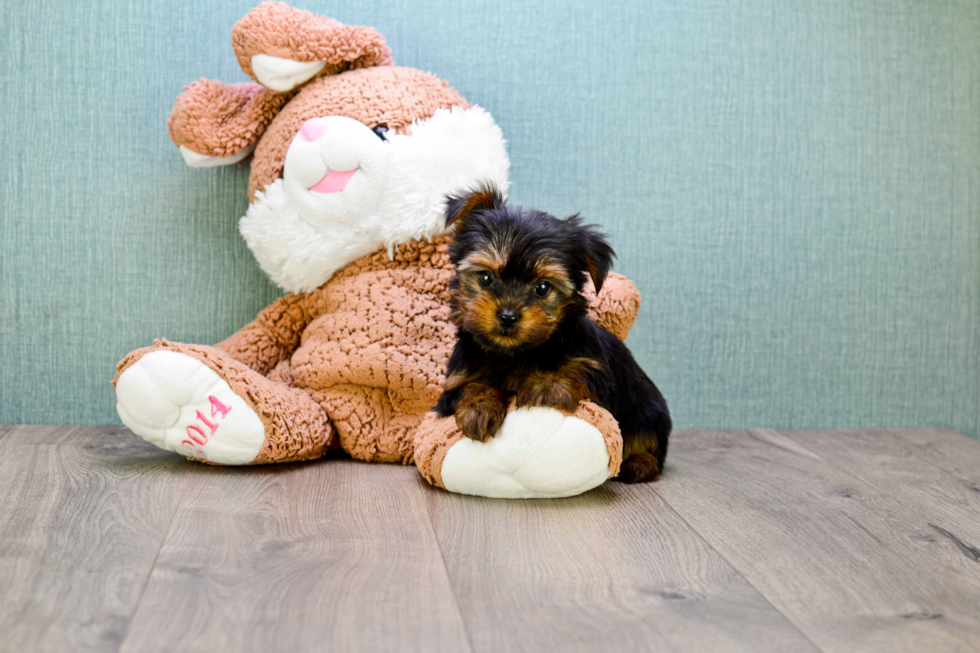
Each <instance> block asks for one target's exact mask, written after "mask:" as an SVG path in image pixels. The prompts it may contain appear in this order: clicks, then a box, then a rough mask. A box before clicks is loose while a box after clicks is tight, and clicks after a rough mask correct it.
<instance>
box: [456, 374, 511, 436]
mask: <svg viewBox="0 0 980 653" xmlns="http://www.w3.org/2000/svg"><path fill="white" fill-rule="evenodd" d="M505 417H507V404H506V402H505V400H504V395H503V394H502V393H501V392H500V391H498V390H494V389H493V388H490V387H489V386H479V387H473V386H469V387H467V388H466V390H464V391H463V397H462V398H461V399H460V400H459V403H458V404H456V426H458V427H459V430H460V431H462V432H463V435H465V436H466V437H468V438H471V439H473V440H478V441H480V442H486V441H487V440H489V439H490V438H491V437H493V434H494V433H496V432H497V429H499V428H500V425H501V424H503V423H504V418H505Z"/></svg>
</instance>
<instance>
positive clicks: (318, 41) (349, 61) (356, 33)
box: [231, 2, 392, 93]
mask: <svg viewBox="0 0 980 653" xmlns="http://www.w3.org/2000/svg"><path fill="white" fill-rule="evenodd" d="M231 40H232V45H233V47H234V48H235V54H236V55H237V56H238V63H239V65H240V66H241V67H242V70H244V71H245V73H246V74H247V75H249V76H250V77H251V78H252V79H254V80H255V81H257V82H259V83H260V84H262V85H263V86H265V87H266V88H268V89H269V90H272V91H276V92H279V93H284V92H286V91H290V90H293V89H295V88H298V87H299V86H301V85H302V84H304V83H306V82H308V81H309V80H311V79H313V78H315V77H319V76H322V75H335V74H337V73H341V72H343V71H345V70H351V69H354V68H366V67H368V66H384V65H390V64H391V63H392V61H391V49H390V48H388V46H387V45H386V44H385V39H384V37H383V36H381V35H380V34H378V32H377V31H376V30H374V29H372V28H370V27H357V26H351V25H344V24H343V23H340V22H338V21H336V20H333V19H332V18H327V17H326V16H316V15H314V14H312V13H310V12H308V11H303V10H301V9H295V8H293V7H290V6H289V5H287V4H284V3H282V2H263V3H262V4H260V5H259V6H258V7H256V8H255V9H253V10H252V11H250V12H248V15H246V16H245V17H244V18H242V19H241V20H240V21H238V23H237V24H236V25H235V27H234V29H232V32H231Z"/></svg>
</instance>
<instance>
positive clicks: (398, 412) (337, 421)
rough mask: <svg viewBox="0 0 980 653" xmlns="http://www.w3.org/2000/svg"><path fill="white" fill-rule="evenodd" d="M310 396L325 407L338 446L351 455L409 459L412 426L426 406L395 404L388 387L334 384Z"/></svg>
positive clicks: (375, 459)
mask: <svg viewBox="0 0 980 653" xmlns="http://www.w3.org/2000/svg"><path fill="white" fill-rule="evenodd" d="M312 396H313V398H314V399H316V401H317V402H319V403H320V405H321V406H323V407H324V408H325V409H326V410H327V413H328V414H329V415H330V420H331V422H332V423H333V425H334V427H335V428H336V430H337V436H338V438H339V440H340V447H341V448H342V449H343V450H344V451H346V452H347V453H348V454H350V456H351V458H356V459H358V460H367V461H373V462H382V463H402V464H408V463H411V462H412V454H413V448H414V437H415V429H416V427H418V425H419V422H421V421H422V418H423V416H424V415H425V408H422V407H421V406H406V405H403V404H399V405H397V406H396V405H394V404H393V403H392V400H391V397H390V395H389V392H388V389H387V388H369V387H365V386H354V385H337V386H334V387H332V388H330V389H329V390H327V391H322V392H314V393H313V395H312Z"/></svg>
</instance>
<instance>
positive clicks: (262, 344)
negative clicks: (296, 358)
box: [215, 293, 316, 375]
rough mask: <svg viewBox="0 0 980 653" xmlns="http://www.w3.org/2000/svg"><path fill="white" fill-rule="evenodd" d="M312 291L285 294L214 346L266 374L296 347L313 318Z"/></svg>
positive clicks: (290, 354) (314, 315) (313, 303)
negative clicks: (248, 322)
mask: <svg viewBox="0 0 980 653" xmlns="http://www.w3.org/2000/svg"><path fill="white" fill-rule="evenodd" d="M314 305H315V302H314V301H313V297H312V294H311V293H302V294H296V295H286V296H285V297H280V298H279V299H277V300H276V301H275V302H274V303H273V304H272V305H271V306H269V307H268V308H266V309H265V310H263V311H262V312H261V313H259V316H258V317H257V318H255V320H254V321H252V322H251V323H250V324H247V325H245V326H244V327H242V328H241V329H239V330H238V332H237V333H235V334H233V335H232V336H231V337H229V338H228V339H227V340H225V341H224V342H220V343H218V344H217V345H215V347H217V348H218V349H220V350H222V351H223V352H225V353H227V354H228V355H230V356H231V357H232V358H234V359H235V360H237V361H239V362H240V363H244V364H245V365H247V366H248V367H250V368H252V369H253V370H255V371H256V372H258V373H259V374H263V375H265V374H268V373H269V372H270V371H271V370H272V368H274V367H275V366H276V365H278V364H279V363H280V362H282V361H284V360H286V359H287V358H289V357H290V356H292V354H293V352H294V351H296V348H297V347H299V344H300V339H301V337H302V334H303V330H304V329H306V327H307V326H308V325H309V324H310V322H312V321H313V319H314V318H315V317H316V314H315V312H314V311H313V308H314Z"/></svg>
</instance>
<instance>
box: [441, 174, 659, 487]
mask: <svg viewBox="0 0 980 653" xmlns="http://www.w3.org/2000/svg"><path fill="white" fill-rule="evenodd" d="M447 200H448V201H447V210H446V226H447V227H449V226H455V231H454V236H453V242H452V244H451V245H450V249H449V257H450V260H451V261H452V263H453V264H454V265H455V266H456V276H455V277H454V279H453V281H452V285H451V290H452V303H451V310H452V319H453V321H454V322H455V324H456V327H457V332H458V333H457V340H456V346H455V348H454V349H453V353H452V355H451V356H450V358H449V368H448V370H447V372H446V385H445V390H444V392H443V394H442V396H441V397H440V398H439V403H438V404H437V405H436V406H435V408H434V410H435V411H436V412H437V413H438V414H439V415H440V416H442V417H449V416H450V415H455V416H456V423H457V425H458V426H459V428H460V430H461V431H462V432H463V434H464V435H466V436H467V437H470V438H473V439H475V440H479V441H481V442H485V441H486V440H487V439H488V438H490V437H492V436H493V434H494V433H495V432H496V431H497V429H498V428H499V427H500V425H501V424H502V423H503V421H504V417H505V416H506V414H507V403H508V400H509V399H510V398H511V397H514V398H515V401H516V405H517V406H518V407H520V406H550V407H553V408H557V409H560V410H563V411H574V410H575V408H576V406H577V405H578V403H579V402H580V401H582V400H589V401H592V402H594V403H596V404H598V405H599V406H602V407H603V408H605V409H606V410H608V411H609V412H610V413H611V414H612V416H613V417H615V418H616V420H617V421H618V422H619V428H620V430H621V432H622V434H623V464H622V468H621V470H620V473H619V477H618V478H619V480H621V481H625V482H627V483H640V482H645V481H652V480H654V479H655V478H656V477H657V475H658V474H660V472H661V471H662V470H663V466H664V459H665V458H666V456H667V438H668V436H669V435H670V429H671V421H670V414H669V412H668V411H667V402H666V401H664V398H663V395H661V394H660V391H659V390H658V389H657V386H655V385H654V384H653V381H651V380H650V378H649V377H648V376H647V375H646V374H644V372H643V370H642V369H640V366H639V365H637V363H636V361H635V360H634V359H633V355H632V354H631V353H630V351H629V349H627V348H626V345H624V344H623V343H622V342H621V341H620V340H619V339H618V338H617V337H616V336H614V335H613V334H611V333H609V332H608V331H606V330H605V329H603V328H602V327H600V326H599V325H597V324H596V323H595V322H593V321H592V320H591V319H590V318H589V316H588V315H587V313H586V309H587V302H586V300H585V297H584V296H583V295H582V287H583V285H584V284H585V280H586V275H588V276H589V277H591V279H592V283H593V285H594V286H595V289H596V292H598V291H599V290H601V289H602V283H603V281H604V280H605V278H606V274H607V273H608V272H609V268H610V266H611V265H612V260H613V258H614V257H615V253H614V252H613V249H612V247H610V246H609V243H607V242H606V240H605V238H604V237H603V236H602V234H601V233H599V232H598V231H596V228H595V227H594V226H592V225H586V224H583V223H582V221H581V219H580V218H579V217H578V216H577V215H576V216H572V217H570V218H567V219H565V220H560V219H558V218H555V217H553V216H551V215H548V214H547V213H542V212H540V211H532V210H527V209H522V208H520V207H517V206H508V205H507V204H506V203H505V202H504V201H503V199H502V197H501V195H500V193H499V191H498V190H497V189H496V188H493V187H492V186H489V187H483V188H480V189H478V190H476V191H473V192H470V193H468V194H465V195H459V196H452V197H449V198H447Z"/></svg>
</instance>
